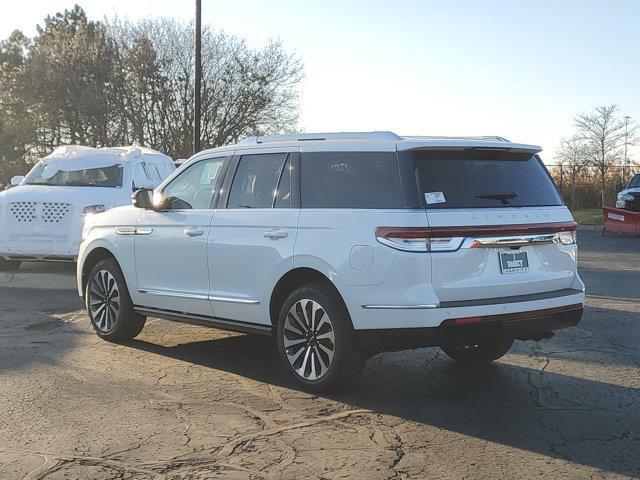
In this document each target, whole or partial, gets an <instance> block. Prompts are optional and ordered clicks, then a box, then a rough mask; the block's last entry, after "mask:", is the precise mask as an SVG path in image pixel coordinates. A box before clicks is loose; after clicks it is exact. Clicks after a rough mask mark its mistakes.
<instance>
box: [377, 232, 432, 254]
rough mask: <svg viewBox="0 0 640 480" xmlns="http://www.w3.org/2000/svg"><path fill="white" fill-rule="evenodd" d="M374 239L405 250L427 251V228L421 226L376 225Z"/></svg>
mask: <svg viewBox="0 0 640 480" xmlns="http://www.w3.org/2000/svg"><path fill="white" fill-rule="evenodd" d="M375 233H376V239H377V240H378V241H379V242H380V243H382V244H384V245H387V246H388V247H391V248H395V249H396V250H402V251H405V252H428V251H429V249H428V246H427V239H428V238H429V237H428V233H429V232H428V229H426V228H421V227H378V228H376V230H375Z"/></svg>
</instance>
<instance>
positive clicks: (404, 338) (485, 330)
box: [354, 303, 583, 352]
mask: <svg viewBox="0 0 640 480" xmlns="http://www.w3.org/2000/svg"><path fill="white" fill-rule="evenodd" d="M582 311H583V306H582V304H581V303H580V304H573V305H566V306H562V307H556V308H547V309H543V310H533V311H528V312H518V313H507V314H500V315H488V316H481V317H469V318H465V319H457V320H456V321H453V320H452V321H447V322H443V324H442V325H440V326H439V327H426V328H400V329H379V330H378V329H376V330H356V331H355V332H354V333H355V337H356V342H357V344H358V346H359V347H360V348H361V349H363V350H365V351H369V352H383V351H395V350H407V349H411V348H421V347H433V346H440V345H470V344H474V343H481V342H482V341H483V340H487V339H492V338H497V337H508V338H516V339H519V340H532V339H535V340H539V339H542V338H545V337H548V336H550V334H551V332H553V331H555V330H560V329H563V328H568V327H572V326H575V325H577V324H578V323H579V322H580V320H581V319H582Z"/></svg>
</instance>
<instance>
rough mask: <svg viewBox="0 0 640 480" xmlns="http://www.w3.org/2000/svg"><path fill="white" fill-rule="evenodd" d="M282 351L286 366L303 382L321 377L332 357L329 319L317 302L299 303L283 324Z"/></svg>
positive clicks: (331, 330) (333, 337)
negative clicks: (285, 356) (287, 362)
mask: <svg viewBox="0 0 640 480" xmlns="http://www.w3.org/2000/svg"><path fill="white" fill-rule="evenodd" d="M283 335H284V348H285V352H286V354H287V359H288V360H289V364H290V365H291V366H292V367H293V369H294V370H295V371H296V372H297V374H298V375H300V376H301V377H302V378H304V379H305V380H318V379H319V378H321V377H323V376H324V375H325V374H326V373H327V371H328V370H329V368H330V367H331V364H332V363H333V357H334V354H335V348H336V347H335V332H334V329H333V324H332V323H331V318H329V314H328V313H327V312H326V311H325V309H324V308H323V307H322V306H321V305H320V304H319V303H318V302H316V301H314V300H309V299H302V300H298V301H297V302H296V303H294V304H293V305H292V307H291V308H290V309H289V312H288V313H287V317H286V319H285V322H284V332H283Z"/></svg>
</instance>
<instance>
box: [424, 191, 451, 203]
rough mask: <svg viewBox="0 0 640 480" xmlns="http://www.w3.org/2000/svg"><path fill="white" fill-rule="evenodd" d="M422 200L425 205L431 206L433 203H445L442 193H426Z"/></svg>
mask: <svg viewBox="0 0 640 480" xmlns="http://www.w3.org/2000/svg"><path fill="white" fill-rule="evenodd" d="M424 199H425V201H426V202H427V205H431V204H433V203H445V202H446V200H445V198H444V193H442V192H427V193H425V194H424Z"/></svg>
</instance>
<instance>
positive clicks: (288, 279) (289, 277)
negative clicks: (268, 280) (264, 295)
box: [269, 267, 353, 327]
mask: <svg viewBox="0 0 640 480" xmlns="http://www.w3.org/2000/svg"><path fill="white" fill-rule="evenodd" d="M314 283H319V284H323V285H326V286H327V287H329V288H330V289H331V290H333V292H334V293H335V294H336V296H337V298H338V299H339V300H340V302H341V303H342V305H343V306H344V308H345V310H346V311H347V313H349V309H348V308H347V305H346V303H345V301H344V299H343V298H342V294H341V293H340V291H339V290H338V288H337V287H336V286H335V284H334V283H333V282H332V281H331V279H330V278H329V277H327V275H325V274H324V273H322V272H320V271H319V270H316V269H314V268H310V267H298V268H294V269H293V270H289V271H288V272H287V273H285V274H284V275H283V276H282V277H280V279H279V280H278V282H277V283H276V285H275V287H274V288H273V291H272V293H271V299H270V301H269V316H270V318H271V324H272V325H273V326H276V325H277V324H278V315H279V313H280V309H281V308H282V304H283V303H284V302H285V300H286V299H287V297H288V296H289V295H290V294H291V292H293V291H294V290H295V289H296V288H298V287H301V286H303V285H309V284H314ZM349 322H350V323H351V326H352V327H353V323H352V322H351V315H350V314H349Z"/></svg>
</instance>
